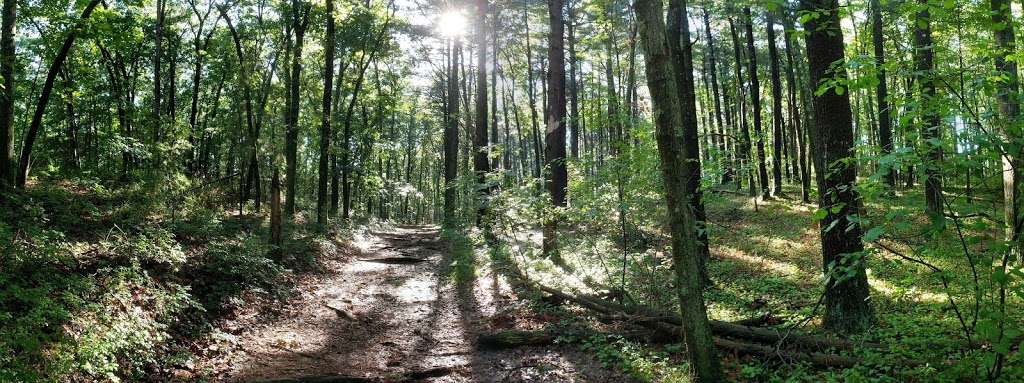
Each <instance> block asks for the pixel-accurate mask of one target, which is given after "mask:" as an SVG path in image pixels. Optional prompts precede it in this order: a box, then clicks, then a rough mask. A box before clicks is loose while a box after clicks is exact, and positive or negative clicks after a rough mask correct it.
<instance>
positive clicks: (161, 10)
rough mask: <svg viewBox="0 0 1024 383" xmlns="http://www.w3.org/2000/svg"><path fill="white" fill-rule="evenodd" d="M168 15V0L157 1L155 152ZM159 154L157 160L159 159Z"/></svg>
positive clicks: (154, 65) (154, 71)
mask: <svg viewBox="0 0 1024 383" xmlns="http://www.w3.org/2000/svg"><path fill="white" fill-rule="evenodd" d="M166 14H167V0H156V37H155V41H154V42H153V45H154V48H153V143H154V144H156V146H155V148H154V150H157V151H159V150H160V149H159V144H160V138H161V134H162V132H161V131H160V130H161V127H160V122H161V121H160V120H161V118H160V117H161V110H160V101H161V100H163V93H162V92H161V88H160V86H161V84H160V80H161V79H162V78H161V77H162V76H161V74H160V69H161V68H160V66H161V59H163V57H162V56H163V38H164V17H165V15H166ZM159 155H160V154H159V153H157V158H158V159H159Z"/></svg>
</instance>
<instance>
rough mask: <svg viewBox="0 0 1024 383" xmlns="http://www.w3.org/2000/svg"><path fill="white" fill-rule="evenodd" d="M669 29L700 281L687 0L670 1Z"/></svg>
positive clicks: (703, 238)
mask: <svg viewBox="0 0 1024 383" xmlns="http://www.w3.org/2000/svg"><path fill="white" fill-rule="evenodd" d="M668 4H669V5H668V19H667V20H666V22H667V25H666V28H668V30H667V32H666V37H668V52H669V56H670V57H671V63H672V72H673V73H675V76H674V78H675V83H674V85H675V87H676V95H677V97H678V100H679V104H678V108H679V110H680V117H682V124H683V125H682V130H683V146H684V150H683V154H684V156H685V157H684V160H685V164H684V165H685V166H684V167H683V168H682V169H681V170H682V172H683V173H682V176H683V179H684V180H685V181H686V191H685V192H686V195H687V196H688V197H689V199H690V201H689V207H690V209H691V210H692V211H693V216H694V219H695V221H694V226H695V230H696V232H695V234H696V236H697V251H698V257H697V261H698V265H699V268H698V270H699V271H700V274H701V281H702V282H704V281H708V280H709V277H708V274H707V262H708V260H709V259H710V251H709V250H708V235H707V227H706V220H707V214H706V213H705V212H704V200H703V196H702V194H703V192H702V191H701V188H700V184H701V169H700V166H701V163H700V145H699V141H700V139H699V137H698V135H697V96H696V90H695V89H694V88H695V87H694V79H693V47H692V43H690V23H689V16H688V12H687V9H686V0H669V3H668Z"/></svg>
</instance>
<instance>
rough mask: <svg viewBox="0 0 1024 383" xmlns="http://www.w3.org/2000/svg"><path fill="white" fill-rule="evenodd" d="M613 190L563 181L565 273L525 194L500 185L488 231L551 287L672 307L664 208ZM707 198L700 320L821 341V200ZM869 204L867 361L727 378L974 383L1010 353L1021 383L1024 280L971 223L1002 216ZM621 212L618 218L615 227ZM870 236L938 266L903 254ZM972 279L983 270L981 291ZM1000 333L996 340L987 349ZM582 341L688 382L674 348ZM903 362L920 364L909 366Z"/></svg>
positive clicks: (1009, 370) (736, 367)
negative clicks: (762, 320)
mask: <svg viewBox="0 0 1024 383" xmlns="http://www.w3.org/2000/svg"><path fill="white" fill-rule="evenodd" d="M608 181H609V180H607V179H604V180H601V179H598V180H596V181H593V182H591V181H583V182H578V183H575V184H570V188H571V191H570V195H574V196H576V199H575V200H573V201H572V202H571V204H572V205H571V207H570V208H565V209H561V210H560V211H557V210H556V211H555V212H557V213H558V214H560V215H561V216H562V217H563V219H564V221H563V226H562V230H561V235H560V238H559V245H560V248H561V255H562V256H563V258H564V259H565V261H566V263H567V264H568V267H560V266H558V265H556V264H554V263H553V262H551V261H550V260H549V259H546V258H545V257H543V256H542V255H541V254H540V251H539V249H540V241H541V233H540V230H539V229H537V227H538V226H537V225H534V224H533V223H534V222H542V221H543V220H544V219H546V218H548V217H550V216H551V214H552V213H553V211H552V210H545V209H544V208H542V207H541V208H539V207H537V205H538V204H539V205H543V203H539V202H536V201H535V199H536V198H537V197H535V196H534V195H533V194H532V192H531V191H530V190H527V189H508V190H505V191H504V192H503V193H502V194H501V195H499V196H498V197H497V198H495V199H494V201H492V204H494V205H495V206H498V208H497V209H496V210H498V211H502V212H503V214H502V215H501V217H500V218H499V224H498V225H497V227H499V230H498V231H499V236H500V237H501V238H502V240H503V241H504V243H505V249H506V251H507V253H508V254H509V259H511V260H514V261H515V263H516V264H517V265H518V266H519V267H520V268H521V269H522V270H523V272H524V273H528V274H529V276H530V279H531V280H534V281H537V282H540V283H542V284H545V285H547V286H551V287H555V288H559V289H562V290H564V291H575V292H579V293H583V294H594V295H601V296H604V297H606V298H608V299H612V300H622V301H624V302H626V303H627V304H641V305H646V306H653V307H657V308H661V309H663V310H666V311H677V310H678V309H677V307H676V303H675V302H676V297H675V295H674V294H673V291H674V286H673V281H674V278H673V275H672V271H671V266H672V265H671V257H670V248H669V241H668V234H667V233H666V232H664V230H663V229H662V228H663V227H665V225H664V224H663V222H664V216H663V215H662V214H663V212H661V211H660V209H657V208H655V206H657V204H658V203H659V201H660V196H659V194H658V193H657V190H653V191H651V190H641V189H637V190H631V189H630V188H633V187H634V186H632V185H627V186H626V189H627V190H626V191H625V193H624V194H623V202H622V204H621V205H620V204H619V202H618V197H617V191H616V190H615V188H614V183H611V182H608ZM709 190H710V191H709V192H707V193H705V202H706V204H707V214H708V220H709V222H710V223H709V225H708V227H707V229H706V230H708V232H709V235H710V238H711V240H710V241H711V242H710V249H711V253H712V261H711V263H710V264H709V272H710V275H711V278H712V279H713V281H714V284H713V285H712V286H711V287H710V288H708V289H707V290H706V293H705V298H706V301H707V304H708V311H709V315H710V316H711V317H712V318H713V319H718V320H726V321H732V320H740V319H747V318H754V317H761V316H764V315H770V317H771V318H772V319H771V320H770V322H769V323H768V325H770V326H775V327H777V328H779V329H784V330H788V329H790V328H795V330H796V331H798V332H806V333H823V332H826V331H825V330H824V329H822V328H821V323H820V320H819V319H818V318H820V316H821V311H822V310H823V307H821V306H820V304H819V298H820V297H821V293H822V276H821V270H822V269H823V266H822V264H821V262H822V261H821V255H820V254H821V253H820V251H821V250H820V241H819V234H818V230H819V229H818V225H817V221H816V220H815V216H816V215H817V214H818V212H817V211H816V210H817V209H816V205H815V204H813V203H802V202H800V201H799V196H800V193H799V189H797V188H787V189H785V191H786V194H787V196H788V197H787V198H783V199H775V200H772V201H767V202H763V201H758V202H757V203H756V205H755V202H754V201H753V200H752V199H750V198H747V197H744V196H743V195H742V194H745V193H744V192H745V191H741V192H740V193H739V194H737V193H733V192H731V191H729V192H714V191H713V190H714V188H711V187H709ZM870 192H871V191H870V190H867V191H865V193H870ZM868 201H869V202H868V203H866V206H865V211H866V213H867V214H866V215H864V216H863V217H861V219H862V225H863V226H864V227H865V231H866V233H867V234H866V241H867V242H869V245H868V247H867V249H868V250H867V252H866V257H865V262H866V268H867V271H868V276H869V283H870V285H871V288H872V291H871V299H872V306H873V307H874V309H875V312H876V317H877V322H876V324H875V325H874V326H873V327H872V328H870V329H868V330H867V331H865V332H864V333H863V334H858V335H856V336H853V337H852V340H854V341H866V342H877V343H881V344H882V345H883V346H884V347H883V349H882V350H871V349H869V348H861V349H857V350H854V351H853V352H850V353H847V354H846V355H848V356H852V357H856V358H860V359H861V360H862V361H863V362H862V363H860V364H859V365H857V366H856V367H854V368H850V369H839V370H835V369H822V368H820V367H815V366H810V365H807V364H800V363H793V362H791V361H781V360H778V359H773V360H761V359H754V358H750V357H740V356H735V355H728V354H726V355H723V359H724V363H725V366H726V370H727V373H728V375H729V377H730V379H731V380H734V381H769V382H776V381H778V382H790V381H795V382H819V381H835V382H902V381H928V382H931V381H940V382H956V381H979V380H987V378H986V372H985V371H986V368H987V367H991V366H993V365H994V364H995V363H996V356H997V355H1005V356H1006V359H1005V362H1004V367H1003V369H1002V371H1001V376H1000V377H999V379H998V381H1002V382H1015V381H1022V380H1024V358H1022V357H1021V356H1020V353H1019V352H1017V350H1016V348H1014V346H1013V345H1012V344H1010V342H1009V339H1006V338H1009V337H1015V336H1017V335H1018V334H1020V333H1021V332H1020V329H1022V328H1024V299H1022V298H1024V295H1021V278H1019V276H1017V274H1014V273H1019V272H1020V269H1019V268H1016V267H1015V266H1012V265H1011V268H1010V269H1009V270H1008V271H1007V273H1006V275H1004V274H1000V272H999V271H998V267H997V266H998V254H1000V252H1001V251H1000V249H1001V246H1002V245H1001V241H1000V238H998V236H999V235H1000V233H1001V228H1000V227H999V226H998V225H997V224H994V223H992V222H986V217H988V216H987V215H984V214H980V215H974V214H972V213H973V212H977V211H979V210H983V211H988V212H992V211H996V212H998V211H1000V207H999V206H984V207H983V206H978V205H977V204H972V203H970V202H969V201H965V200H956V201H954V202H952V203H951V206H950V208H951V209H952V210H953V211H955V212H957V214H959V215H963V216H968V215H971V218H963V219H955V220H954V219H951V218H950V219H947V220H945V221H944V226H938V227H936V226H934V225H929V223H928V219H927V217H925V216H924V214H923V213H922V210H923V206H924V202H923V198H922V197H921V195H920V193H919V192H910V193H901V194H900V195H899V196H884V197H879V196H874V195H872V196H870V198H869V199H868ZM620 206H621V208H620ZM638 207H639V208H638ZM621 214H625V217H626V220H625V221H626V224H625V225H624V227H623V225H622V224H621V222H620V220H619V218H620V217H622V215H621ZM979 217H980V218H979ZM989 221H991V220H989ZM623 234H625V238H623ZM961 235H962V236H963V238H964V240H962V241H961V239H960V238H961ZM875 241H882V242H881V243H883V244H885V245H886V246H889V247H892V248H894V249H895V250H897V251H900V252H901V254H903V255H905V256H907V257H911V258H914V259H917V260H921V261H923V262H926V263H928V264H931V265H933V266H936V267H938V268H940V269H941V270H942V271H941V272H935V271H934V270H932V269H930V268H928V267H925V266H923V265H922V264H919V263H914V262H910V261H908V260H906V259H903V258H900V257H898V256H896V255H895V254H893V253H891V252H889V251H885V250H884V249H883V248H881V247H879V246H878V245H877V244H875ZM963 246H967V248H968V251H967V252H965V251H964V249H963ZM624 249H625V251H624ZM965 254H968V255H970V257H969V258H970V260H968V257H967V256H965ZM972 262H973V263H972ZM972 265H973V267H972ZM973 275H978V277H977V282H975V278H974V277H973ZM943 279H945V280H946V282H947V284H948V287H946V286H945V285H944V284H943ZM1000 281H1004V282H1005V283H1007V287H1008V290H1007V304H1006V307H1005V314H1001V313H1000V312H999V311H998V307H999V306H998V305H997V304H996V303H997V302H995V300H996V299H997V294H996V292H997V290H998V286H999V283H1000ZM950 300H952V301H954V302H956V303H957V310H959V311H960V312H961V316H962V317H963V318H964V319H965V322H966V325H967V326H968V327H969V328H970V335H971V340H972V341H975V342H982V343H984V344H985V345H984V346H982V347H968V346H967V339H966V336H965V332H964V330H963V327H964V325H963V324H962V323H961V321H960V320H959V318H958V316H957V315H956V310H954V309H953V307H952V306H951V305H950ZM976 302H977V303H976ZM975 310H976V311H975ZM1000 326H1002V329H1003V331H1004V340H1003V342H998V341H996V339H998V335H997V334H998V331H999V328H1000ZM582 344H583V345H585V347H587V348H588V349H590V350H593V351H594V354H595V355H597V356H598V357H599V358H600V359H601V360H602V362H604V363H606V364H607V365H609V366H614V367H616V368H619V369H620V370H622V371H624V372H627V373H628V374H630V375H632V376H634V377H636V378H638V379H640V380H642V381H651V382H675V381H680V382H682V381H686V380H685V379H683V378H682V377H681V376H683V375H685V374H683V375H679V374H677V373H676V372H677V371H679V369H680V366H682V363H683V358H682V357H681V353H679V352H678V351H681V350H679V349H678V346H669V347H664V346H654V345H649V344H644V343H637V342H633V341H629V340H625V339H622V338H617V337H615V336H599V337H595V338H592V339H587V340H585V341H584V342H583V343H582ZM907 361H915V362H920V363H921V364H919V365H915V366H908V365H907V364H906V363H907Z"/></svg>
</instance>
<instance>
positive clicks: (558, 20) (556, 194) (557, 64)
mask: <svg viewBox="0 0 1024 383" xmlns="http://www.w3.org/2000/svg"><path fill="white" fill-rule="evenodd" d="M564 8H565V7H564V2H563V0H550V1H548V21H549V23H548V27H549V28H550V29H549V33H550V35H549V36H548V114H547V120H548V121H547V129H546V131H545V134H544V159H545V165H546V168H547V169H546V171H545V173H544V184H545V186H546V187H547V189H548V194H549V195H550V196H551V204H552V205H554V206H555V207H565V194H566V187H567V186H568V180H569V175H568V172H567V170H566V167H565V22H564V21H563V19H564V16H563V11H564ZM559 221H560V218H559V213H557V212H556V213H555V214H554V215H553V216H552V217H548V219H547V221H545V224H544V243H543V245H544V246H543V251H544V254H545V255H549V256H557V252H558V224H559Z"/></svg>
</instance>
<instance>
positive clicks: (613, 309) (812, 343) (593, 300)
mask: <svg viewBox="0 0 1024 383" xmlns="http://www.w3.org/2000/svg"><path fill="white" fill-rule="evenodd" d="M534 285H535V286H536V288H538V289H540V290H541V291H543V292H545V293H548V294H551V295H554V296H557V297H558V298H560V299H562V300H566V301H570V302H573V303H576V304H578V305H580V306H582V307H584V308H587V309H591V310H594V311H598V312H601V313H605V314H615V313H624V314H628V315H631V316H633V317H634V320H637V321H640V322H665V323H668V324H671V325H674V326H679V325H681V324H682V319H681V318H680V317H679V315H678V314H672V313H666V312H663V311H660V310H656V309H653V308H649V307H644V306H625V305H621V304H618V303H615V302H610V301H607V300H604V299H600V298H597V297H589V296H575V295H571V294H567V293H565V292H562V291H559V290H556V289H553V288H550V287H547V286H544V285H540V284H534ZM708 322H709V324H710V325H711V331H712V332H713V333H714V334H715V335H718V336H725V337H729V338H742V339H747V340H753V341H758V342H762V343H770V344H776V345H778V346H781V347H794V346H799V347H804V348H810V349H812V350H815V351H821V350H827V349H837V350H853V349H855V348H858V347H861V348H865V347H866V348H882V346H881V345H880V344H877V343H866V342H865V343H854V342H851V341H848V340H845V339H841V338H837V337H830V336H815V335H796V334H786V333H784V332H781V331H778V330H775V329H770V328H763V327H753V326H744V325H741V324H736V323H731V322H725V321H719V320H709V321H708Z"/></svg>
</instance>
